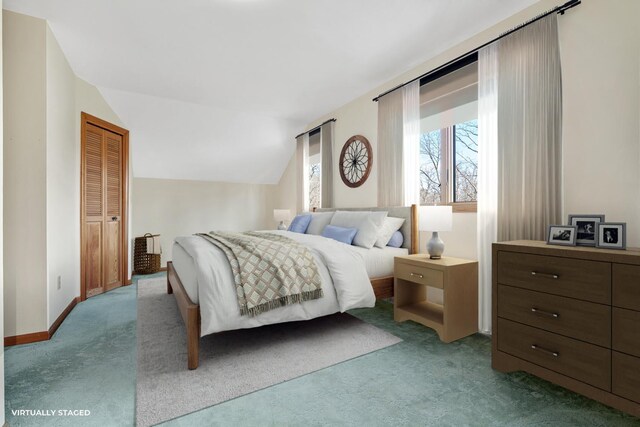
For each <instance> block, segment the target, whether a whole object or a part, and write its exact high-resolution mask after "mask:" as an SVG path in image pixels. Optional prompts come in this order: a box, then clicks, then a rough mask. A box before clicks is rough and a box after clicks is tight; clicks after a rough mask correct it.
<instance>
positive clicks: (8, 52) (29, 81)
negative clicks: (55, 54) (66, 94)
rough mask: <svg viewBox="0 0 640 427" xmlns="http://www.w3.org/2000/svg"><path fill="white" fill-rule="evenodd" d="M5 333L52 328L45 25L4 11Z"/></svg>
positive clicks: (37, 20) (36, 20)
mask: <svg viewBox="0 0 640 427" xmlns="http://www.w3.org/2000/svg"><path fill="white" fill-rule="evenodd" d="M3 62H4V75H3V80H4V123H5V126H4V191H3V198H4V207H5V209H4V230H5V234H4V258H3V260H4V331H5V336H10V335H17V334H26V333H31V332H39V331H44V330H46V329H47V328H48V324H47V234H46V149H45V144H46V137H47V128H46V24H45V22H44V21H42V20H40V19H36V18H31V17H28V16H25V15H19V14H16V13H12V12H7V11H4V13H3Z"/></svg>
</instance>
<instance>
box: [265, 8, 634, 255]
mask: <svg viewBox="0 0 640 427" xmlns="http://www.w3.org/2000/svg"><path fill="white" fill-rule="evenodd" d="M561 3H564V2H563V1H553V0H542V1H540V2H538V3H537V4H535V5H534V6H532V7H530V8H528V9H525V10H523V11H522V12H520V13H518V14H516V15H514V16H512V17H510V18H508V19H506V20H505V21H503V22H501V23H499V24H498V25H496V26H494V27H492V28H490V29H488V30H486V31H483V32H481V33H479V34H477V35H476V36H474V37H472V38H470V39H468V40H466V41H464V42H462V43H460V44H459V45H457V46H455V47H454V48H452V49H449V50H447V51H445V52H444V53H442V54H440V55H438V56H436V57H434V58H433V59H431V60H429V61H427V62H425V63H424V64H422V65H420V66H418V67H416V68H415V69H413V70H411V71H409V72H407V73H404V74H402V75H400V76H398V77H397V78H395V79H393V80H391V81H389V82H387V83H385V84H384V85H381V86H379V87H377V88H374V89H372V90H371V91H370V92H369V93H367V94H365V95H363V96H361V97H360V98H357V99H355V100H353V101H351V102H350V103H348V104H346V105H345V106H343V107H340V108H338V109H337V110H335V111H332V112H330V113H328V114H326V115H324V116H322V117H319V118H318V119H317V120H315V121H313V122H312V123H309V124H308V127H307V128H312V127H314V126H316V125H318V124H320V123H322V122H323V121H325V120H327V119H329V118H332V117H333V118H336V119H337V121H336V124H335V136H336V139H335V145H334V147H333V152H334V158H338V156H339V153H340V150H341V148H342V145H343V144H344V142H345V141H346V140H347V139H348V138H349V137H350V136H352V135H355V134H362V135H364V136H365V137H367V139H369V141H370V142H371V145H372V146H373V149H374V152H375V150H376V147H377V103H375V102H372V101H371V100H372V98H374V97H375V96H377V95H378V94H380V93H382V92H384V91H386V90H388V89H391V88H393V87H395V86H397V85H398V84H400V83H403V82H405V81H408V80H410V79H412V78H415V77H417V76H419V75H421V74H423V73H425V72H427V71H429V70H431V69H433V68H435V67H437V66H439V65H441V64H443V63H446V62H447V61H449V60H451V59H453V58H455V57H457V56H459V55H460V54H462V53H465V52H467V51H469V50H471V49H472V48H475V47H477V46H479V45H482V44H483V43H485V42H487V41H489V40H491V39H492V38H494V37H496V36H497V35H499V34H500V33H502V32H504V31H506V30H507V29H510V28H512V27H514V26H516V25H518V24H520V23H522V22H525V21H526V20H528V19H529V18H531V17H533V16H536V15H538V14H539V13H541V12H543V11H546V10H549V9H551V8H552V7H554V6H556V5H558V4H561ZM611 3H615V6H612V5H611ZM639 8H640V2H636V1H631V0H616V1H615V2H604V1H596V0H585V1H583V3H582V4H581V5H579V6H578V7H576V8H574V9H571V10H570V11H568V12H567V13H566V14H565V15H564V16H559V17H558V20H559V27H560V48H561V60H562V67H563V102H564V126H563V128H564V132H563V138H564V141H563V143H564V161H563V168H564V211H565V216H566V214H568V213H605V214H606V215H607V219H610V220H617V221H626V222H627V223H628V225H629V232H628V240H629V245H632V246H640V234H639V232H640V223H638V221H637V218H638V215H639V214H640V190H638V183H639V182H640V172H639V169H640V168H639V166H640V136H639V132H640V124H639V121H638V120H639V117H640V111H639V109H640V108H639V106H638V103H639V100H640V99H639V98H638V96H637V94H638V93H639V86H640V77H639V76H640V71H639V70H638V67H639V66H640V65H639V64H640V58H639V52H640V46H639V37H638V31H639V30H638V28H639V27H638V25H637V23H636V22H635V21H636V20H637V18H638V16H640V14H639V13H638V10H639ZM609 158H612V159H611V161H610V160H608V159H609ZM577 159H579V161H577ZM291 163H292V165H290V166H291V167H292V168H293V169H294V170H295V156H294V158H292V160H291ZM377 169H378V164H377V161H376V160H375V159H374V163H373V169H372V173H371V175H370V177H369V179H368V181H367V182H366V183H365V184H364V185H363V186H362V187H360V188H357V189H352V188H349V187H347V186H345V185H344V184H342V182H341V180H340V175H339V173H338V169H337V164H336V165H334V194H335V201H336V206H337V207H366V206H375V205H376V204H377ZM285 178H286V179H285ZM288 179H293V180H295V173H294V174H293V175H289V176H288V178H287V175H286V174H285V175H283V179H282V181H281V182H280V184H279V186H278V190H276V192H279V193H283V194H284V193H286V191H285V190H284V188H290V187H291V183H290V182H288ZM441 236H442V238H443V240H444V241H445V243H446V253H447V254H448V255H451V256H459V257H465V258H477V249H476V246H477V239H476V214H473V213H459V214H454V229H453V231H451V232H448V233H442V234H441ZM424 237H425V236H423V237H422V238H421V243H420V249H421V251H423V252H424V251H425V244H426V243H425V239H424Z"/></svg>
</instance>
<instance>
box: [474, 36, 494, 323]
mask: <svg viewBox="0 0 640 427" xmlns="http://www.w3.org/2000/svg"><path fill="white" fill-rule="evenodd" d="M478 194H479V196H478V204H477V208H478V217H477V218H478V282H479V283H478V286H479V289H478V296H479V301H478V303H479V305H480V307H479V311H478V313H479V317H480V318H479V319H478V322H479V323H478V325H479V329H480V332H484V333H489V332H491V270H492V264H491V245H492V244H493V243H494V242H496V241H497V238H498V46H497V45H496V43H492V44H491V45H489V46H487V47H485V48H483V49H481V50H480V51H479V52H478Z"/></svg>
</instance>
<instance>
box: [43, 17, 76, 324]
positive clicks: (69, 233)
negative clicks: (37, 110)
mask: <svg viewBox="0 0 640 427" xmlns="http://www.w3.org/2000/svg"><path fill="white" fill-rule="evenodd" d="M46 44H47V56H46V59H47V69H46V73H47V75H46V77H47V148H46V152H47V165H46V176H47V197H46V200H47V270H48V271H47V273H48V274H47V277H48V293H49V297H48V308H49V310H48V311H49V315H48V324H47V325H48V326H51V325H52V324H53V322H54V321H55V320H56V319H57V318H58V316H59V315H60V313H62V312H63V311H64V309H65V308H66V307H67V306H68V305H69V303H70V302H71V301H72V300H73V299H74V298H75V297H76V296H77V295H78V290H79V289H80V244H79V241H80V235H79V230H80V227H79V224H80V207H79V202H78V201H79V200H80V184H79V173H80V168H79V165H80V158H79V151H78V150H76V145H77V144H76V138H75V136H76V100H75V85H76V76H75V74H74V73H73V71H72V70H71V67H70V66H69V63H68V62H67V59H66V58H65V56H64V54H63V53H62V50H61V49H60V46H59V45H58V42H57V41H56V39H55V37H54V35H53V33H52V32H51V30H50V29H49V26H48V25H47V26H46ZM58 277H60V289H58Z"/></svg>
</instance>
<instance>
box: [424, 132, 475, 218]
mask: <svg viewBox="0 0 640 427" xmlns="http://www.w3.org/2000/svg"><path fill="white" fill-rule="evenodd" d="M477 199H478V121H477V120H469V121H466V122H463V123H458V124H457V125H455V126H450V127H446V128H442V129H436V130H433V131H430V132H425V133H423V134H422V135H421V136H420V204H422V205H433V204H450V203H470V202H476V201H477Z"/></svg>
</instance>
